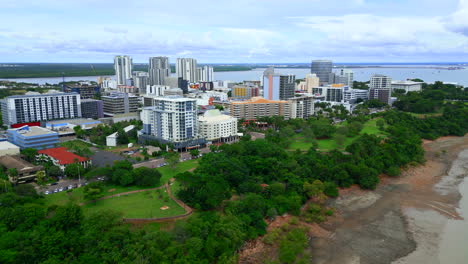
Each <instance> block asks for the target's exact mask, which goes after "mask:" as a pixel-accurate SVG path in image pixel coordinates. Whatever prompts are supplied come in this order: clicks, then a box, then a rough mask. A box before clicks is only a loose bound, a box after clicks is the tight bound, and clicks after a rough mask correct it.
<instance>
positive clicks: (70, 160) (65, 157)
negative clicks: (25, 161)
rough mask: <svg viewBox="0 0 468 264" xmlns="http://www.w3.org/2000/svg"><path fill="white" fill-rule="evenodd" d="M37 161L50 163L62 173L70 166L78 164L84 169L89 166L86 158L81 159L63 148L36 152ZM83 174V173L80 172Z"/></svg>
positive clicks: (89, 162) (88, 160) (89, 161)
mask: <svg viewBox="0 0 468 264" xmlns="http://www.w3.org/2000/svg"><path fill="white" fill-rule="evenodd" d="M37 154H38V155H37V159H38V160H43V161H50V162H52V164H54V165H55V166H58V167H59V168H60V169H61V170H62V171H64V170H65V167H67V166H68V165H70V164H75V163H78V164H80V165H82V166H83V167H84V168H88V167H89V166H91V160H90V159H89V158H86V157H81V156H78V155H76V154H75V153H72V152H70V151H68V150H67V148H65V147H58V148H48V149H43V150H39V151H38V152H37ZM82 173H84V171H83V172H82Z"/></svg>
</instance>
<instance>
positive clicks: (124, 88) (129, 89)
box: [117, 85, 140, 95]
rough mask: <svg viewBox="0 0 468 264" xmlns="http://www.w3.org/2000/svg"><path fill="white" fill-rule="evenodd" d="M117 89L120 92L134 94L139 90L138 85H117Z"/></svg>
mask: <svg viewBox="0 0 468 264" xmlns="http://www.w3.org/2000/svg"><path fill="white" fill-rule="evenodd" d="M117 91H118V92H121V93H127V94H135V95H136V94H139V93H140V90H138V87H136V86H133V85H118V86H117Z"/></svg>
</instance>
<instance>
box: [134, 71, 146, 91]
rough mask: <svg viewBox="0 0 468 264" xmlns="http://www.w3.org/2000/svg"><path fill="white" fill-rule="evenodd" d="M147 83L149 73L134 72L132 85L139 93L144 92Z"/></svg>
mask: <svg viewBox="0 0 468 264" xmlns="http://www.w3.org/2000/svg"><path fill="white" fill-rule="evenodd" d="M148 84H149V74H148V73H147V72H141V71H139V72H134V73H133V85H134V86H135V87H136V88H138V91H139V93H140V94H144V93H146V86H147V85H148Z"/></svg>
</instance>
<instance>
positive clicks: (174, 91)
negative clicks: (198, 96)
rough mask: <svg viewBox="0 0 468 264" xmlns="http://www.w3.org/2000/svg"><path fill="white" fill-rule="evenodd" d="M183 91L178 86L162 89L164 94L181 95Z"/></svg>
mask: <svg viewBox="0 0 468 264" xmlns="http://www.w3.org/2000/svg"><path fill="white" fill-rule="evenodd" d="M183 94H184V92H183V91H182V89H180V88H171V89H168V90H165V91H164V96H183Z"/></svg>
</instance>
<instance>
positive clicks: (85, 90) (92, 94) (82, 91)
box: [65, 83, 101, 99]
mask: <svg viewBox="0 0 468 264" xmlns="http://www.w3.org/2000/svg"><path fill="white" fill-rule="evenodd" d="M65 92H67V93H77V94H79V95H80V98H81V99H93V98H96V97H98V96H100V94H101V87H100V86H99V85H91V84H88V83H81V84H79V85H76V86H68V87H65Z"/></svg>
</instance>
